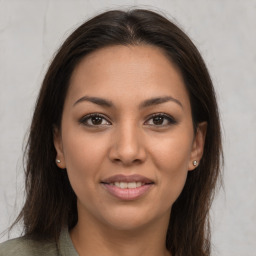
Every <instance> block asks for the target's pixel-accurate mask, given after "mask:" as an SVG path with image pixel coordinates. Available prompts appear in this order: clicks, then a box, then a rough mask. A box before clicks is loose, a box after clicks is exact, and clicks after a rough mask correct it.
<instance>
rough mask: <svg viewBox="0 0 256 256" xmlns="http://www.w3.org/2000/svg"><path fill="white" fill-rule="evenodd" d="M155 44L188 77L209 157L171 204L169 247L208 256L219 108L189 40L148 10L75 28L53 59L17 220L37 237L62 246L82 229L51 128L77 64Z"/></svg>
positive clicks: (110, 15) (180, 255) (178, 253)
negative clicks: (66, 235) (106, 50)
mask: <svg viewBox="0 0 256 256" xmlns="http://www.w3.org/2000/svg"><path fill="white" fill-rule="evenodd" d="M145 44H147V45H153V46H156V47H158V48H160V49H162V50H163V51H164V53H165V54H166V56H167V57H168V58H169V59H170V60H171V61H172V63H174V64H175V65H176V66H177V67H178V68H179V70H180V71H181V74H182V76H183V79H184V81H185V85H186V88H187V91H188V93H189V97H190V102H191V107H192V118H193V123H194V128H195V129H196V127H197V124H198V123H200V122H202V121H206V122H207V123H208V128H207V135H206V140H205V148H204V155H203V157H202V159H201V161H200V165H199V166H198V167H197V168H196V170H195V171H193V172H189V173H188V177H187V180H186V184H185V187H184V189H183V191H182V193H181V195H180V196H179V198H178V199H177V200H176V202H175V203H174V204H173V207H172V213H171V218H170V223H169V227H168V232H167V236H166V247H167V249H168V250H169V251H170V252H171V253H172V255H173V256H174V255H175V256H184V255H186V256H192V255H193V256H195V255H196V256H206V255H210V226H209V209H210V206H211V202H212V199H213V195H214V191H215V187H216V182H217V181H218V178H219V176H220V175H219V173H220V166H221V157H222V148H221V133H220V122H219V114H218V107H217V103H216V97H215V92H214V88H213V85H212V81H211V79H210V76H209V73H208V71H207V68H206V66H205V63H204V61H203V59H202V57H201V55H200V53H199V52H198V50H197V49H196V47H195V46H194V44H193V43H192V42H191V40H190V39H189V38H188V36H187V35H186V34H185V33H184V32H183V31H182V30H181V29H179V28H178V27H177V26H176V25H175V24H173V23H172V22H171V21H169V20H168V19H166V18H165V17H163V16H161V15H159V14H157V13H155V12H152V11H148V10H142V9H135V10H129V11H119V10H116V11H108V12H105V13H102V14H100V15H98V16H96V17H94V18H92V19H90V20H89V21H87V22H85V23H84V24H82V25H81V26H80V27H79V28H77V29H76V30H75V31H74V32H73V33H72V34H71V35H70V36H69V37H68V39H67V40H66V41H65V42H64V43H63V45H62V46H61V47H60V49H59V51H58V52H57V54H56V56H55V57H54V59H53V61H52V63H51V65H50V67H49V69H48V71H47V73H46V75H45V78H44V81H43V84H42V87H41V90H40V93H39V97H38V99H37V103H36V107H35V111H34V115H33V119H32V124H31V128H30V135H29V139H28V143H27V148H26V166H25V169H26V171H25V174H26V181H25V182H26V184H25V187H26V202H25V204H24V207H23V209H22V211H21V212H20V214H19V216H18V218H17V220H16V222H15V223H17V222H18V221H21V220H22V221H23V223H24V234H25V235H26V236H28V237H30V238H32V239H36V240H41V239H47V240H49V239H53V240H54V239H55V240H58V238H59V234H60V230H61V229H62V228H63V227H64V226H68V227H69V228H70V229H71V228H73V227H74V226H75V225H76V223H77V218H78V217H77V206H76V195H75V193H74V192H73V190H72V188H71V186H70V183H69V180H68V177H67V173H66V171H62V170H60V169H59V168H58V167H57V166H56V164H55V157H56V151H55V148H54V145H53V127H54V126H57V127H60V124H61V118H62V110H63V104H64V100H65V97H66V92H67V89H68V86H69V80H70V77H71V75H72V72H73V70H74V68H75V67H76V66H77V65H78V63H79V61H80V60H81V59H82V58H83V57H84V56H85V55H87V54H89V53H91V52H92V51H96V50H97V49H100V48H102V47H105V46H109V45H145Z"/></svg>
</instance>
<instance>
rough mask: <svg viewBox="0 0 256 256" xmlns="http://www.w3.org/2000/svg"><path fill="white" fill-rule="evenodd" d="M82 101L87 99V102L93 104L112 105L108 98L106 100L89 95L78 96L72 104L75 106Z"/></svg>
mask: <svg viewBox="0 0 256 256" xmlns="http://www.w3.org/2000/svg"><path fill="white" fill-rule="evenodd" d="M83 101H89V102H92V103H94V104H97V105H100V106H103V107H108V108H110V107H113V103H112V102H111V101H110V100H106V99H103V98H98V97H89V96H84V97H82V98H80V99H79V100H77V101H76V102H75V103H74V104H73V106H75V105H76V104H78V103H80V102H83Z"/></svg>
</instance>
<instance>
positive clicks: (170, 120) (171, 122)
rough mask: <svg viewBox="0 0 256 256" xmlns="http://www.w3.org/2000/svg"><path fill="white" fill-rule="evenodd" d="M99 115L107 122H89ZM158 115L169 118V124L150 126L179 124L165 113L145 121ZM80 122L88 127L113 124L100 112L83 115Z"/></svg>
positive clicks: (160, 125)
mask: <svg viewBox="0 0 256 256" xmlns="http://www.w3.org/2000/svg"><path fill="white" fill-rule="evenodd" d="M97 117H100V118H102V120H103V119H104V120H105V121H107V124H98V125H97V124H88V120H90V119H92V118H97ZM156 117H160V118H164V119H165V120H167V122H168V124H164V125H162V124H159V125H157V124H148V125H150V126H155V127H159V128H160V127H165V126H170V125H175V124H177V121H176V120H175V119H174V118H173V117H172V116H170V115H167V114H165V113H155V114H153V115H150V116H149V117H148V118H147V120H146V122H145V123H148V122H149V121H150V120H151V119H152V120H153V118H156ZM79 123H81V124H83V125H85V126H88V127H97V126H102V125H104V126H105V125H111V122H110V121H109V120H108V118H106V116H105V115H102V114H100V113H93V114H88V115H86V116H84V117H82V118H81V119H80V120H79Z"/></svg>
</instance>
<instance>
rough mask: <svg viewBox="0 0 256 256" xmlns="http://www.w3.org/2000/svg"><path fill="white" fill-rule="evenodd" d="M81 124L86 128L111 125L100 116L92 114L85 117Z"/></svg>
mask: <svg viewBox="0 0 256 256" xmlns="http://www.w3.org/2000/svg"><path fill="white" fill-rule="evenodd" d="M79 122H80V123H81V124H83V125H86V126H103V125H110V124H111V123H110V122H109V121H108V120H107V119H106V118H105V117H103V116H101V115H100V114H90V115H87V116H85V117H83V118H82V119H81V120H80V121H79Z"/></svg>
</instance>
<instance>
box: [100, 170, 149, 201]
mask: <svg viewBox="0 0 256 256" xmlns="http://www.w3.org/2000/svg"><path fill="white" fill-rule="evenodd" d="M101 184H102V185H103V187H104V188H105V189H106V191H107V192H109V193H110V194H111V195H112V196H114V197H116V198H118V199H121V200H135V199H137V198H140V197H141V196H143V195H144V194H146V193H147V192H148V191H149V190H150V189H151V188H152V187H153V185H154V182H153V181H152V180H150V179H148V178H146V177H144V176H141V175H130V176H126V175H115V176H111V177H109V178H107V179H104V180H103V181H102V182H101Z"/></svg>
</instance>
